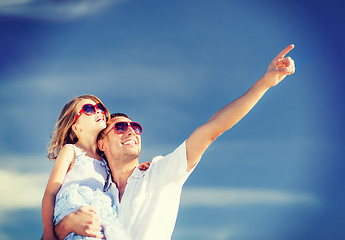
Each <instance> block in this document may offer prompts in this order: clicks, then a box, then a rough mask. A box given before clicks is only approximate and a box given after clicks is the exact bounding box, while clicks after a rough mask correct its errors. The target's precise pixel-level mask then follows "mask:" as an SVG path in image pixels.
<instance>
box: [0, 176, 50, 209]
mask: <svg viewBox="0 0 345 240" xmlns="http://www.w3.org/2000/svg"><path fill="white" fill-rule="evenodd" d="M48 177H49V174H48V173H21V172H16V171H6V170H0V182H1V185H0V192H1V198H0V211H4V210H12V209H20V208H34V207H40V206H41V201H42V197H43V193H44V189H45V185H46V183H47V180H48Z"/></svg>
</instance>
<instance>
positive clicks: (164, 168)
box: [145, 141, 194, 187]
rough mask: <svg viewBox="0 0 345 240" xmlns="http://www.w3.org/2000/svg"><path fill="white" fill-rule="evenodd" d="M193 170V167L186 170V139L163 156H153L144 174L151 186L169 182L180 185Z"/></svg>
mask: <svg viewBox="0 0 345 240" xmlns="http://www.w3.org/2000/svg"><path fill="white" fill-rule="evenodd" d="M193 170H194V168H193V169H192V170H191V171H190V172H188V171H187V152H186V141H184V142H183V143H182V144H181V145H180V146H179V147H178V148H177V149H175V151H173V152H172V153H170V154H168V155H166V156H165V157H162V156H159V157H155V158H154V159H153V160H152V163H151V165H150V167H149V169H148V170H147V173H146V174H145V175H146V177H148V178H149V182H151V183H152V184H150V185H151V186H155V187H158V186H162V185H168V184H171V183H176V184H180V185H181V186H182V185H183V184H184V182H185V181H186V180H187V178H188V177H189V175H190V174H191V173H192V172H193Z"/></svg>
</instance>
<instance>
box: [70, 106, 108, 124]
mask: <svg viewBox="0 0 345 240" xmlns="http://www.w3.org/2000/svg"><path fill="white" fill-rule="evenodd" d="M97 109H99V110H100V111H101V112H102V113H105V112H106V109H105V107H104V106H103V104H102V103H96V104H95V105H92V104H90V103H87V104H85V105H83V107H82V108H81V109H80V111H79V113H78V114H77V116H75V118H74V121H73V124H74V123H75V121H77V119H78V118H79V117H80V116H81V114H82V113H85V114H86V115H88V116H91V115H93V114H95V113H96V112H97Z"/></svg>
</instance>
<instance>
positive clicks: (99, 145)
mask: <svg viewBox="0 0 345 240" xmlns="http://www.w3.org/2000/svg"><path fill="white" fill-rule="evenodd" d="M97 145H98V148H99V150H101V151H102V152H104V141H103V139H100V140H98V142H97Z"/></svg>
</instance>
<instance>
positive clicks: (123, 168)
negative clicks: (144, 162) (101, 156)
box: [109, 159, 139, 202]
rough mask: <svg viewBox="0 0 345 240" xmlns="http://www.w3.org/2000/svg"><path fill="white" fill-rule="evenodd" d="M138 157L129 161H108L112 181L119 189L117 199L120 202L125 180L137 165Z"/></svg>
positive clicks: (125, 183)
mask: <svg viewBox="0 0 345 240" xmlns="http://www.w3.org/2000/svg"><path fill="white" fill-rule="evenodd" d="M138 164H139V162H138V159H134V160H132V161H130V162H125V163H123V162H121V163H119V162H111V161H110V162H109V167H110V169H111V175H112V178H113V182H114V183H115V184H116V187H117V189H118V191H119V201H120V202H121V199H122V196H123V194H124V192H125V189H126V185H127V180H128V178H129V177H130V176H131V175H132V173H133V171H134V169H135V168H136V167H137V166H138Z"/></svg>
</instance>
